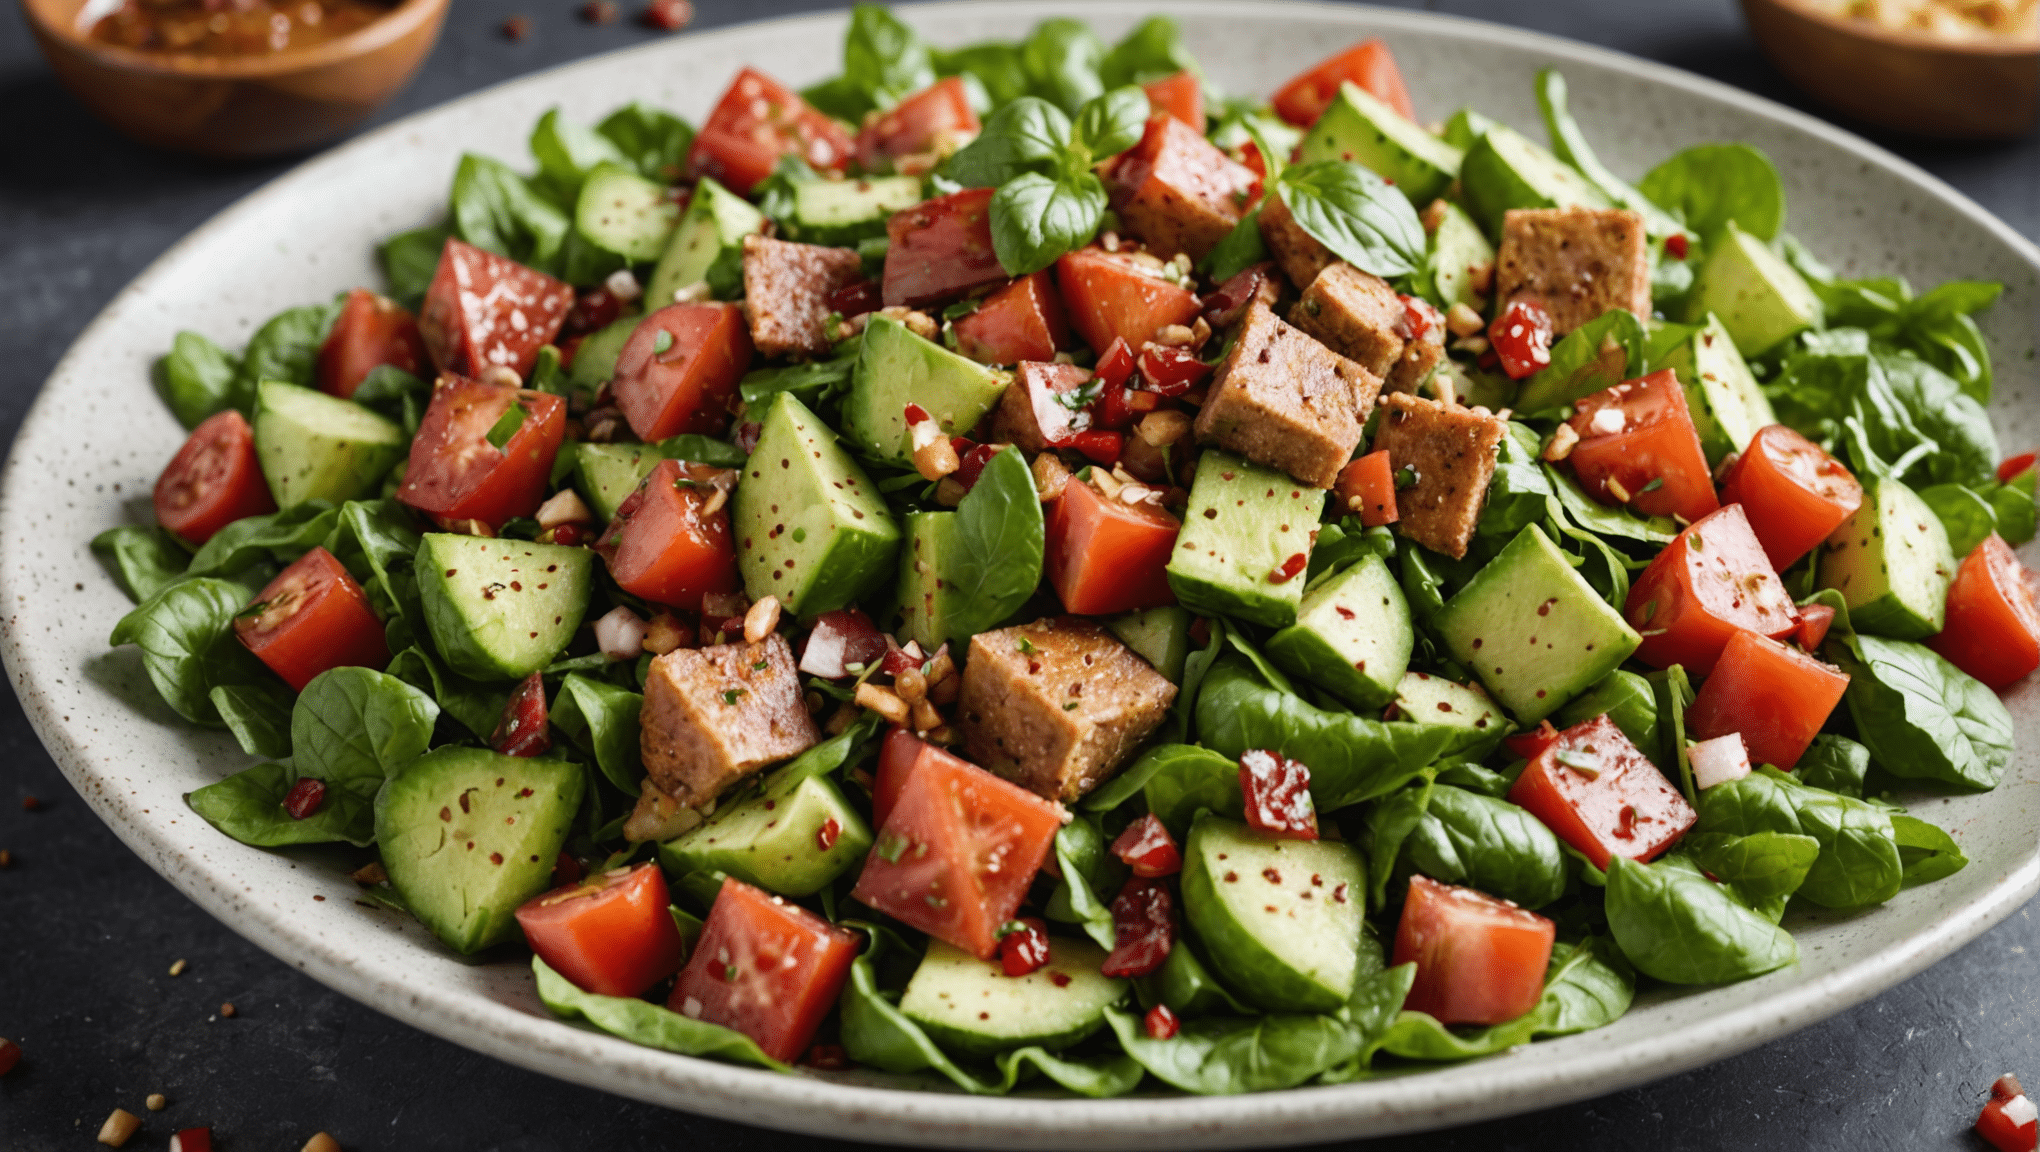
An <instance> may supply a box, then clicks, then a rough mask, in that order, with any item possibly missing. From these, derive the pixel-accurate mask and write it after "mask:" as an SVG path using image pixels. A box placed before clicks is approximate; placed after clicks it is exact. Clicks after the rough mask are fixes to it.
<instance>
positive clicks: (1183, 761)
mask: <svg viewBox="0 0 2040 1152" xmlns="http://www.w3.org/2000/svg"><path fill="white" fill-rule="evenodd" d="M1135 767H1139V768H1142V769H1143V770H1145V771H1146V772H1147V773H1148V777H1147V785H1146V788H1145V789H1144V795H1145V797H1146V800H1147V808H1148V811H1149V812H1151V813H1153V814H1154V817H1155V819H1157V820H1160V821H1161V822H1162V823H1163V824H1164V825H1165V826H1167V827H1168V829H1169V831H1170V832H1171V833H1173V834H1174V835H1175V836H1176V838H1177V839H1178V840H1181V839H1182V838H1183V837H1184V836H1187V835H1189V832H1190V822H1191V821H1192V820H1193V819H1195V818H1196V816H1197V813H1198V811H1199V810H1200V809H1204V808H1209V809H1211V810H1212V811H1213V812H1215V813H1217V814H1218V815H1220V816H1226V817H1230V818H1232V819H1235V820H1244V819H1246V810H1247V809H1246V799H1245V798H1244V797H1243V796H1242V795H1241V794H1240V763H1239V761H1238V760H1237V759H1235V758H1233V757H1229V756H1221V755H1219V754H1218V753H1216V752H1213V751H1212V750H1211V749H1209V748H1200V747H1198V746H1197V745H1195V744H1158V745H1156V746H1155V747H1153V748H1150V749H1149V750H1148V751H1147V753H1146V754H1145V755H1144V756H1142V757H1141V759H1140V762H1139V763H1138V764H1136V765H1135Z"/></svg>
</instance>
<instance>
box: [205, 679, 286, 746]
mask: <svg viewBox="0 0 2040 1152" xmlns="http://www.w3.org/2000/svg"><path fill="white" fill-rule="evenodd" d="M292 695H293V694H292V692H291V690H290V688H289V687H288V686H287V685H283V684H278V683H276V682H275V681H273V680H269V681H254V682H251V683H247V684H219V685H215V686H214V687H213V690H212V691H211V692H210V693H208V694H207V699H209V700H211V701H212V706H213V707H214V708H216V709H218V710H219V713H220V722H221V723H223V724H225V725H226V726H227V731H229V732H232V733H233V734H234V739H235V740H236V741H238V742H239V743H240V745H241V751H243V752H246V753H248V754H249V755H250V756H264V757H268V758H270V759H273V760H275V759H282V758H283V757H285V756H288V755H290V711H291V705H292V703H293V700H292Z"/></svg>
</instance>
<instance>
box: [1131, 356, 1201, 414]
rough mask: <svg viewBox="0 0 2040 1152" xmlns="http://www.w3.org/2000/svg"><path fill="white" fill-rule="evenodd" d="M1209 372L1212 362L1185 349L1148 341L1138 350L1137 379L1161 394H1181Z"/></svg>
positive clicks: (1195, 384) (1199, 382)
mask: <svg viewBox="0 0 2040 1152" xmlns="http://www.w3.org/2000/svg"><path fill="white" fill-rule="evenodd" d="M1209 375H1211V365H1209V364H1206V363H1205V362H1204V361H1202V360H1199V359H1198V358H1197V353H1195V352H1192V351H1191V350H1190V349H1188V348H1171V347H1167V346H1165V345H1161V344H1150V345H1148V346H1147V347H1145V348H1143V349H1141V350H1140V378H1141V379H1142V380H1143V381H1145V382H1146V383H1147V386H1148V387H1149V388H1150V389H1153V390H1154V391H1155V392H1156V393H1158V394H1160V395H1163V396H1181V395H1183V394H1184V393H1187V392H1189V391H1190V390H1191V389H1192V388H1195V387H1196V386H1197V385H1199V384H1202V383H1203V382H1204V378H1205V377H1207V376H1209ZM1152 410H1153V409H1149V411H1152Z"/></svg>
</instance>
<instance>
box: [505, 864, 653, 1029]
mask: <svg viewBox="0 0 2040 1152" xmlns="http://www.w3.org/2000/svg"><path fill="white" fill-rule="evenodd" d="M668 903H669V900H668V899H667V896H666V877H665V875H664V874H663V873H661V872H660V871H659V866H658V865H657V864H640V865H638V866H637V867H635V868H618V869H615V870H612V871H609V872H605V873H602V874H600V875H598V876H595V877H593V878H591V879H590V880H588V881H587V882H586V883H581V884H569V885H567V886H566V887H564V888H556V889H554V890H553V891H551V892H548V893H546V894H545V895H543V896H539V897H536V898H534V899H532V900H529V901H526V902H525V904H524V906H523V907H521V908H519V909H517V924H518V926H519V927H521V928H523V929H524V939H525V940H526V941H527V942H529V943H530V944H531V950H532V951H533V952H536V953H538V956H539V959H541V960H544V961H545V962H546V963H547V964H549V965H551V966H552V968H553V970H554V971H555V972H558V973H559V974H560V975H562V976H565V977H566V978H567V979H568V980H570V981H572V982H573V983H574V986H575V987H577V988H580V989H582V990H583V991H587V992H593V993H595V994H596V995H598V996H641V995H643V994H644V991H645V989H647V988H650V987H651V986H652V985H654V984H657V983H658V982H659V981H661V980H664V979H665V978H666V977H668V976H671V975H672V974H673V973H675V972H677V971H679V969H680V963H681V961H683V960H685V959H686V958H687V945H686V942H685V941H683V940H681V939H680V930H679V929H678V928H677V927H675V926H674V924H673V917H672V914H671V913H669V912H667V911H666V905H667V904H668Z"/></svg>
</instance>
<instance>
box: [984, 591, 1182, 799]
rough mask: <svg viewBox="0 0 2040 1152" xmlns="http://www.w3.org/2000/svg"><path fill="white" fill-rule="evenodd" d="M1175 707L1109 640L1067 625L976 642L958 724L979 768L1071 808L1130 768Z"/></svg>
mask: <svg viewBox="0 0 2040 1152" xmlns="http://www.w3.org/2000/svg"><path fill="white" fill-rule="evenodd" d="M1175 698H1176V686H1175V685H1174V684H1171V683H1169V681H1168V680H1167V679H1166V678H1164V677H1163V676H1162V674H1161V673H1159V672H1157V671H1155V670H1154V668H1153V667H1152V666H1150V665H1149V664H1148V662H1147V661H1145V660H1143V659H1141V658H1140V657H1139V656H1136V655H1134V653H1133V650H1132V649H1131V648H1128V647H1127V646H1126V645H1124V644H1122V643H1120V642H1119V640H1118V639H1117V638H1115V637H1114V636H1113V635H1112V634H1111V633H1110V632H1107V631H1106V630H1105V629H1103V628H1101V627H1099V626H1098V625H1097V624H1094V623H1092V622H1091V621H1089V620H1084V619H1080V618H1076V617H1062V618H1055V619H1046V620H1037V621H1035V622H1034V623H1032V624H1022V625H1018V626H1016V627H1012V628H1001V629H999V630H998V631H996V632H980V633H978V634H977V635H976V636H973V637H971V640H970V659H969V661H968V662H967V663H965V664H964V668H963V689H962V692H961V695H960V696H959V697H958V699H957V706H956V724H957V728H958V730H959V731H960V732H961V733H962V734H963V746H964V750H965V752H966V753H968V755H969V757H970V759H971V760H973V761H975V762H976V763H978V764H980V765H982V766H984V767H985V768H988V769H990V770H991V771H993V772H996V773H998V774H999V775H1001V776H1003V777H1005V778H1006V779H1008V780H1011V781H1013V782H1014V783H1016V784H1019V785H1020V786H1021V787H1023V788H1026V789H1028V790H1029V791H1031V792H1034V793H1037V794H1039V795H1042V796H1046V797H1048V798H1049V799H1051V800H1061V801H1065V802H1067V801H1071V800H1075V799H1077V798H1078V797H1080V796H1082V795H1084V794H1085V793H1087V792H1089V791H1090V790H1091V789H1093V788H1095V787H1097V786H1098V784H1099V783H1100V782H1101V781H1103V780H1104V779H1105V778H1106V777H1107V776H1110V775H1111V774H1112V773H1113V772H1114V771H1116V770H1117V769H1118V768H1119V766H1120V765H1121V764H1123V763H1125V761H1126V760H1127V758H1128V757H1130V756H1132V755H1133V751H1134V749H1136V748H1138V747H1139V746H1140V744H1141V742H1142V741H1143V740H1146V739H1147V738H1148V736H1149V735H1151V734H1152V733H1153V732H1154V730H1155V729H1156V728H1158V727H1160V726H1161V723H1162V719H1163V718H1164V717H1165V716H1166V715H1167V714H1168V711H1169V705H1170V703H1171V702H1173V701H1174V700H1175Z"/></svg>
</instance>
